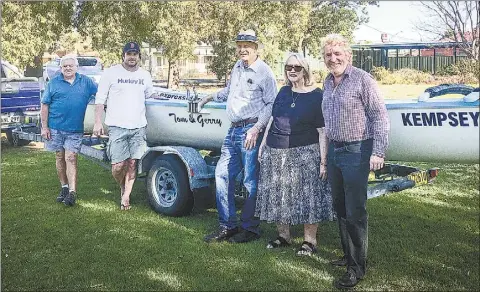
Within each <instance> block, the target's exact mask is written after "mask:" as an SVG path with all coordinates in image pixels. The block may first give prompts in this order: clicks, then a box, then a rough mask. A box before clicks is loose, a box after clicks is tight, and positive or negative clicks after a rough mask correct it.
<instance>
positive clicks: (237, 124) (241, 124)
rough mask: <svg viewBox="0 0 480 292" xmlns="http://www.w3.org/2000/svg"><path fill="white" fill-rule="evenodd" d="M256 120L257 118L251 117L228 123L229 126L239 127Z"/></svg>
mask: <svg viewBox="0 0 480 292" xmlns="http://www.w3.org/2000/svg"><path fill="white" fill-rule="evenodd" d="M257 121H258V118H253V119H246V120H242V121H238V122H232V124H231V125H230V127H231V128H239V127H245V126H246V125H249V124H254V123H256V122H257Z"/></svg>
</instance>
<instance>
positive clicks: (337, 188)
mask: <svg viewBox="0 0 480 292" xmlns="http://www.w3.org/2000/svg"><path fill="white" fill-rule="evenodd" d="M372 148H373V140H372V139H368V140H364V141H359V142H350V143H348V144H347V145H340V146H339V145H338V144H337V145H334V142H330V145H329V149H328V166H327V167H328V168H327V171H328V178H329V180H330V185H331V188H332V196H333V203H334V207H335V211H336V212H337V218H338V226H339V229H340V239H341V242H342V248H343V253H344V255H345V256H346V257H347V267H348V269H350V270H353V271H354V272H355V274H356V276H357V278H363V277H364V276H365V272H366V259H367V249H368V214H367V188H368V174H369V173H370V156H371V155H372Z"/></svg>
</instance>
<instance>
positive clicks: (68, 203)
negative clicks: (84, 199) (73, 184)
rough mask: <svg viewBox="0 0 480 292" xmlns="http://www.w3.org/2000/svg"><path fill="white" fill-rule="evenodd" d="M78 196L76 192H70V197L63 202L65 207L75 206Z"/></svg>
mask: <svg viewBox="0 0 480 292" xmlns="http://www.w3.org/2000/svg"><path fill="white" fill-rule="evenodd" d="M76 196H77V194H75V192H74V191H71V192H69V193H68V195H67V196H65V199H64V200H63V203H64V204H65V206H73V205H75V199H76Z"/></svg>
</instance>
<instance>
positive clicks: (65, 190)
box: [57, 187, 68, 203]
mask: <svg viewBox="0 0 480 292" xmlns="http://www.w3.org/2000/svg"><path fill="white" fill-rule="evenodd" d="M67 195H68V188H67V187H63V188H62V190H61V191H60V194H58V197H57V202H59V203H62V202H63V200H64V199H65V197H66V196H67Z"/></svg>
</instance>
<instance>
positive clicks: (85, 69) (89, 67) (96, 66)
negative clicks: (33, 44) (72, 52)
mask: <svg viewBox="0 0 480 292" xmlns="http://www.w3.org/2000/svg"><path fill="white" fill-rule="evenodd" d="M77 60H78V71H77V72H78V73H81V74H84V75H87V76H88V77H90V78H92V79H93V81H95V83H97V84H98V83H99V82H100V78H101V76H102V73H103V64H102V62H101V61H100V59H99V58H97V57H84V56H78V57H77ZM58 74H60V58H57V59H55V60H52V61H50V62H47V63H45V64H44V65H43V80H45V82H48V81H49V80H50V79H52V78H53V77H55V76H56V75H58Z"/></svg>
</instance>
